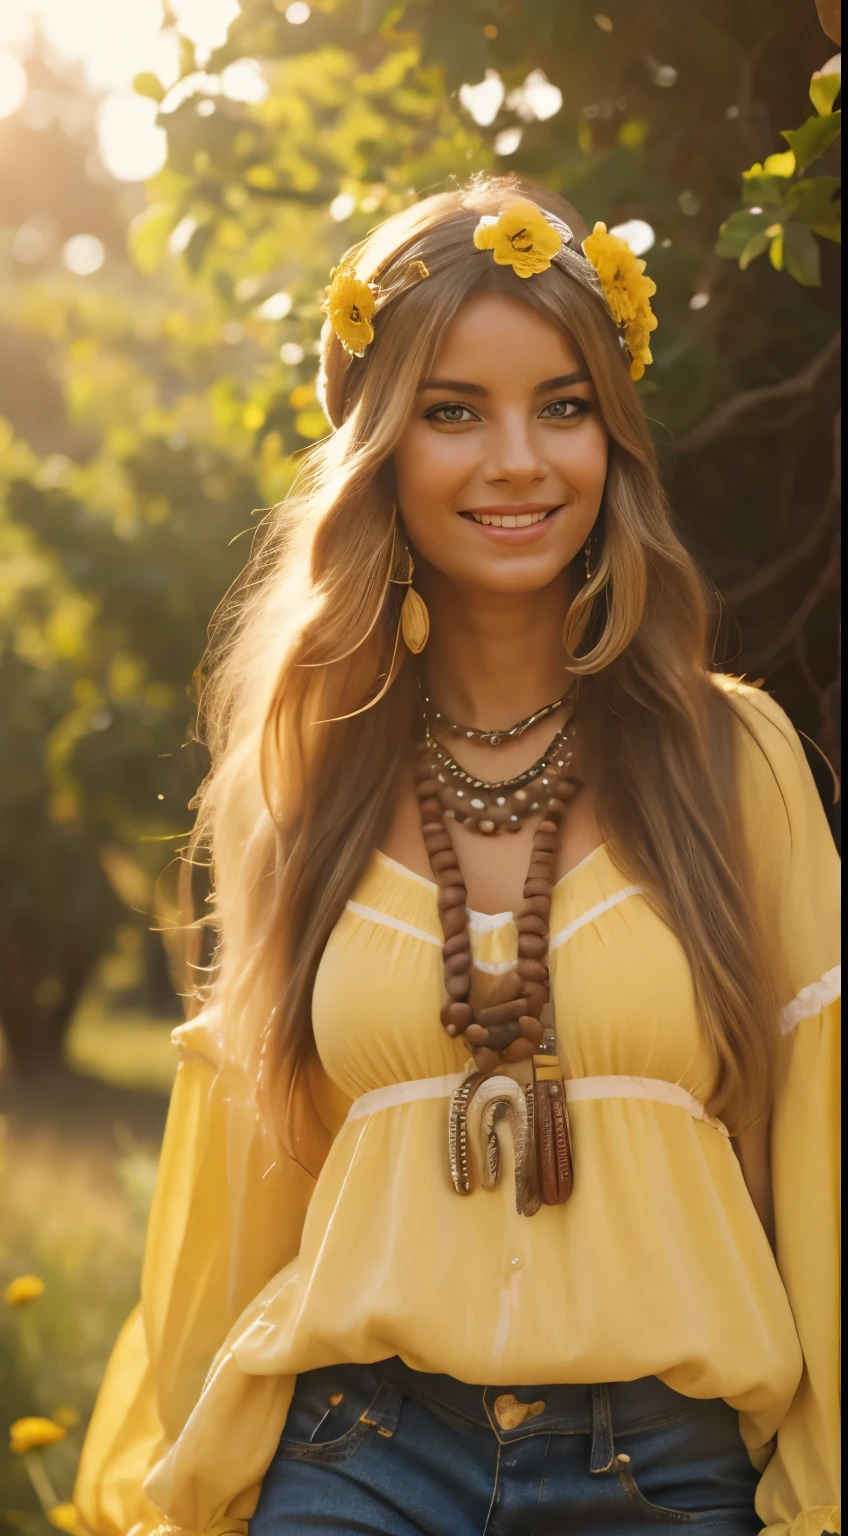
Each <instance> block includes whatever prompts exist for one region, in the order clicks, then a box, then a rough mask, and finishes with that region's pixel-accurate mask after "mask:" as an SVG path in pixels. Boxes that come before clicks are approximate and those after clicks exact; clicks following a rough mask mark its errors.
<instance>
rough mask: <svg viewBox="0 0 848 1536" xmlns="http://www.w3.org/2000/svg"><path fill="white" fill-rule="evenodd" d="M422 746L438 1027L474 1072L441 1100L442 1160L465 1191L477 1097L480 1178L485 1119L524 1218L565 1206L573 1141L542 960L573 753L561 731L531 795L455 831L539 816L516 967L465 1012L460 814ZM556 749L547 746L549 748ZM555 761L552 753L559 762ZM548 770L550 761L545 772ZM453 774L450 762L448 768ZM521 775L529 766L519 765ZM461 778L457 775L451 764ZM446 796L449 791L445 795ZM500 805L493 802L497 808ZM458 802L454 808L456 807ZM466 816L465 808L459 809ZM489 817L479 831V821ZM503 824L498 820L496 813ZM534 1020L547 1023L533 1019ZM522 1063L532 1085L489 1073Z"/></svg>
mask: <svg viewBox="0 0 848 1536" xmlns="http://www.w3.org/2000/svg"><path fill="white" fill-rule="evenodd" d="M427 736H428V738H429V739H425V741H424V742H423V743H422V744H421V746H420V748H419V756H418V762H417V764H416V769H415V787H416V793H417V796H418V803H419V809H420V814H421V832H422V836H423V838H424V844H425V847H426V849H427V854H428V857H429V860H430V867H431V869H432V871H433V877H434V879H435V882H436V890H437V904H438V910H439V917H440V919H441V924H442V931H443V933H444V945H443V948H442V962H443V967H444V979H445V992H446V993H447V999H446V1001H445V1003H444V1005H443V1007H442V1011H441V1020H442V1024H443V1026H444V1028H445V1030H446V1031H447V1033H448V1034H449V1035H450V1036H451V1037H453V1038H456V1037H458V1036H464V1038H465V1039H466V1040H467V1042H468V1045H469V1046H470V1047H471V1050H472V1052H473V1055H474V1061H475V1064H476V1071H474V1072H472V1073H470V1074H469V1076H468V1077H466V1079H465V1081H464V1082H463V1083H462V1085H461V1086H460V1087H459V1088H458V1089H457V1090H456V1092H455V1093H454V1095H453V1098H452V1100H451V1111H450V1125H449V1137H448V1142H449V1157H450V1168H451V1176H452V1179H453V1183H454V1187H455V1189H456V1190H457V1192H458V1193H459V1194H468V1193H469V1191H470V1189H471V1173H470V1165H469V1159H468V1125H467V1117H468V1111H469V1107H470V1105H471V1101H472V1099H473V1098H474V1097H475V1095H476V1094H477V1093H478V1092H481V1093H482V1096H483V1099H484V1104H485V1107H484V1110H483V1116H482V1121H481V1126H482V1134H483V1137H484V1141H485V1148H484V1171H483V1181H484V1183H486V1184H488V1185H491V1184H492V1183H494V1182H495V1179H496V1178H497V1169H498V1146H497V1136H496V1133H495V1129H494V1126H495V1121H496V1120H497V1119H498V1118H504V1117H507V1118H509V1119H510V1121H511V1123H512V1128H513V1136H514V1139H515V1174H516V1203H517V1208H518V1210H519V1212H520V1213H521V1214H523V1215H532V1214H533V1213H534V1212H535V1211H537V1210H538V1209H539V1207H540V1205H542V1204H545V1205H558V1204H562V1203H563V1202H564V1201H565V1200H567V1199H568V1197H569V1195H570V1193H571V1188H572V1182H573V1168H572V1158H571V1142H570V1135H569V1128H568V1116H567V1110H566V1102H565V1087H564V1083H563V1079H562V1072H561V1069H560V1067H559V1062H558V1058H557V1052H556V1032H555V1029H554V1028H553V1027H552V1021H551V1018H550V1010H548V1013H547V1014H545V1010H546V1008H547V1005H548V1004H549V1002H550V972H549V970H548V964H547V956H548V946H549V941H550V916H551V900H552V897H553V891H554V884H555V878H554V872H555V867H556V854H557V847H558V844H559V837H560V831H561V828H562V821H563V816H564V812H565V807H566V805H567V803H568V801H569V800H570V799H571V798H572V797H573V796H574V794H575V793H576V792H577V790H578V789H579V788H580V780H579V779H578V778H577V776H576V775H575V774H574V773H573V772H572V771H571V769H572V753H571V751H570V749H565V747H564V742H565V729H564V728H563V730H562V731H560V732H558V733H557V736H556V737H555V738H554V743H552V744H551V746H550V747H549V748H548V749H547V751H546V753H544V754H543V757H542V758H541V759H539V763H544V769H543V771H541V772H540V770H539V766H538V764H534V765H533V770H532V771H533V773H534V775H535V776H534V778H532V779H530V780H526V782H529V783H533V784H534V785H535V788H534V790H533V792H532V793H531V794H527V793H526V792H525V791H523V790H520V791H517V792H516V793H522V794H523V795H524V799H523V800H522V801H520V802H518V805H517V806H516V807H515V808H514V809H513V808H511V806H510V801H509V798H508V797H506V796H503V797H502V796H498V795H495V796H494V801H495V804H494V806H493V808H492V809H491V810H489V807H488V805H486V804H484V803H481V804H480V805H479V806H474V805H473V802H472V803H471V804H470V806H469V809H470V811H471V813H472V814H471V815H469V816H463V817H462V819H463V820H464V821H465V825H470V826H471V827H472V828H475V813H476V829H477V830H485V831H488V832H489V833H491V832H494V831H495V824H494V811H495V810H497V811H501V812H505V813H506V815H508V816H515V817H516V818H517V819H518V820H519V821H522V820H524V819H525V818H526V817H527V816H529V815H530V814H532V812H534V811H536V812H538V811H541V819H540V821H539V824H538V826H537V828H536V830H535V833H534V835H533V844H532V848H531V852H530V863H529V867H528V870H527V878H526V880H525V882H524V890H523V899H522V904H521V906H520V907H519V909H518V912H517V913H516V915H515V924H516V928H517V930H518V961H517V964H516V966H515V968H514V969H511V970H509V971H507V972H506V973H505V974H504V975H503V976H502V977H501V978H500V985H499V992H500V996H499V997H498V998H497V1000H496V1001H495V1002H493V1003H491V1004H490V1005H489V1006H487V1007H483V1008H477V1009H475V1008H474V1007H472V1004H471V1001H470V996H471V981H472V968H473V959H472V954H471V935H470V930H469V920H468V907H467V902H468V892H467V890H466V886H465V880H464V879H463V875H462V871H461V869H460V865H459V860H458V858H457V855H456V851H455V849H454V846H453V842H452V839H451V836H450V833H449V831H448V828H447V825H446V822H447V820H449V819H450V817H451V814H452V812H453V815H454V817H455V818H456V819H460V817H459V816H458V815H457V812H456V810H454V805H455V804H456V801H455V799H454V801H453V804H452V803H451V798H450V797H451V789H450V786H449V784H448V782H447V780H446V777H445V775H444V773H443V772H440V771H439V768H440V765H441V766H442V767H444V766H445V765H444V764H443V763H442V759H441V758H440V757H438V756H436V754H435V753H434V750H433V749H434V745H435V746H437V745H438V743H434V742H433V740H432V738H431V737H429V732H428V733H427ZM554 744H556V746H555V750H554V751H552V748H553V747H554ZM557 754H561V755H557ZM554 765H555V766H554ZM456 766H457V768H459V765H458V764H457V765H456ZM528 771H529V770H528ZM459 772H460V773H463V772H464V770H462V769H459ZM508 782H509V781H504V782H502V783H501V784H490V783H488V782H487V781H480V780H474V788H475V790H477V791H478V793H477V794H476V795H475V797H474V798H476V799H478V800H479V801H481V802H484V801H485V800H486V799H487V798H488V799H489V800H491V798H492V797H491V796H489V795H488V794H487V792H489V791H491V790H504V789H507V788H508ZM453 794H454V795H455V794H456V791H453ZM498 800H500V801H501V802H502V803H501V804H498V803H497V802H498ZM460 803H461V802H460ZM463 809H464V808H463ZM486 820H490V821H492V822H493V824H492V825H490V826H489V827H488V828H485V827H484V826H480V822H481V821H483V822H485V821H486ZM501 824H502V825H503V824H509V825H513V826H514V823H506V819H505V817H504V818H503V819H502V822H501ZM543 1014H545V1018H546V1020H547V1021H548V1022H547V1023H543ZM520 1061H532V1063H533V1069H532V1079H531V1081H530V1082H529V1083H528V1084H526V1085H525V1086H524V1087H521V1086H520V1085H519V1084H518V1083H517V1082H515V1081H513V1080H512V1079H509V1078H506V1077H502V1076H501V1077H495V1076H493V1075H492V1074H493V1073H494V1071H495V1069H496V1068H497V1067H498V1066H499V1065H501V1063H503V1064H505V1065H512V1064H513V1063H517V1062H520Z"/></svg>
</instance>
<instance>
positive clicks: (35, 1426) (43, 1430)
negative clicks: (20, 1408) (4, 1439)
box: [9, 1418, 67, 1456]
mask: <svg viewBox="0 0 848 1536" xmlns="http://www.w3.org/2000/svg"><path fill="white" fill-rule="evenodd" d="M66 1434H67V1430H66V1429H63V1428H62V1425H61V1424H54V1422H53V1420H52V1419H37V1418H32V1419H16V1420H15V1422H14V1424H10V1425H9V1450H10V1451H11V1452H12V1454H13V1456H25V1455H26V1453H27V1451H41V1450H43V1449H44V1447H45V1445H55V1444H56V1442H57V1440H64V1438H65V1435H66Z"/></svg>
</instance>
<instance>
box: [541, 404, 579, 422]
mask: <svg viewBox="0 0 848 1536" xmlns="http://www.w3.org/2000/svg"><path fill="white" fill-rule="evenodd" d="M588 409H589V407H588V405H587V404H586V401H585V400H551V401H550V402H549V404H548V405H546V406H545V407H544V409H543V410H542V411H540V412H539V414H540V416H547V418H548V420H549V421H570V420H573V419H574V417H575V416H582V415H584V414H585V412H586V411H587V410H588Z"/></svg>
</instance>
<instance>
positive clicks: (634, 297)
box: [583, 224, 657, 379]
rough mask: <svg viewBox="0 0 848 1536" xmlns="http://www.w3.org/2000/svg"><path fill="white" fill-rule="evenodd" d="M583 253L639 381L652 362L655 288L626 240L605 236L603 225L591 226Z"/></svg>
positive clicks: (631, 368)
mask: <svg viewBox="0 0 848 1536" xmlns="http://www.w3.org/2000/svg"><path fill="white" fill-rule="evenodd" d="M583 253H584V255H585V256H587V257H588V259H589V261H591V263H592V266H593V267H594V268H595V271H596V272H597V274H598V281H599V282H600V285H601V288H602V289H603V293H604V298H605V299H606V301H607V304H608V305H609V308H610V314H611V315H612V318H613V320H614V321H615V323H616V325H618V326H620V327H621V330H622V332H623V334H624V340H625V342H626V344H627V350H628V352H629V353H630V359H631V361H630V376H631V378H633V379H641V377H642V375H643V373H644V372H645V367H646V365H647V364H648V363H650V362H653V358H652V357H651V349H650V346H649V338H650V334H651V331H654V330H656V327H657V317H656V315H655V314H654V313H653V311H652V310H651V305H650V299H651V296H652V294H655V293H656V291H657V285H656V283H653V282H651V279H650V278H649V277H645V276H644V272H645V263H644V261H642V260H641V259H640V258H639V257H638V256H634V254H633V252H632V251H631V249H630V246H629V245H628V244H627V241H626V240H621V239H619V237H618V236H617V235H611V234H609V233H608V232H607V226H606V224H596V225H595V228H594V229H593V230H592V233H591V235H589V237H588V238H587V239H586V240H584V241H583Z"/></svg>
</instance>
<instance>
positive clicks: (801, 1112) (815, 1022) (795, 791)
mask: <svg viewBox="0 0 848 1536" xmlns="http://www.w3.org/2000/svg"><path fill="white" fill-rule="evenodd" d="M738 705H739V706H740V707H741V710H742V712H743V713H744V715H745V716H747V720H746V722H745V723H746V724H747V725H748V726H749V728H750V735H749V737H748V740H747V744H746V745H745V746H744V747H743V755H744V761H745V770H744V772H743V807H744V811H745V819H746V824H747V828H748V829H749V842H750V847H751V850H752V854H753V858H754V865H755V868H754V874H755V879H756V884H757V887H758V890H759V894H760V899H761V906H762V911H763V914H764V918H765V921H766V923H767V924H768V927H769V930H770V932H771V933H772V934H773V935H774V936H775V938H776V940H777V944H776V955H775V960H776V964H777V966H778V987H779V1000H780V1003H781V1010H780V1031H781V1033H780V1043H779V1048H778V1049H779V1058H778V1072H777V1086H776V1092H775V1099H774V1104H773V1109H772V1117H771V1169H772V1188H773V1195H774V1211H775V1252H776V1258H777V1264H778V1268H779V1270H780V1274H781V1277H782V1280H783V1283H784V1286H785V1287H786V1293H787V1295H788V1297H789V1301H790V1304H791V1307H792V1311H793V1314H794V1318H795V1324H796V1327H797V1330H798V1337H799V1340H800V1343H801V1350H802V1354H803V1361H804V1365H803V1373H802V1376H801V1380H800V1383H799V1385H798V1388H797V1391H796V1393H795V1396H794V1399H793V1401H792V1403H791V1406H790V1408H789V1411H788V1413H787V1415H786V1418H785V1419H784V1422H783V1424H782V1425H781V1427H780V1429H779V1431H778V1434H777V1442H776V1446H775V1449H774V1453H773V1455H772V1456H771V1459H770V1461H769V1462H768V1464H767V1466H766V1467H765V1470H764V1472H763V1475H762V1478H761V1481H760V1485H759V1489H758V1492H757V1500H756V1507H757V1513H758V1514H759V1516H760V1518H761V1520H762V1521H763V1522H764V1525H765V1533H767V1536H821V1533H822V1532H825V1531H834V1532H835V1531H839V1529H840V1509H839V1499H840V1492H839V1445H840V1442H839V1416H840V1389H839V1371H838V1347H839V1168H840V1163H839V1054H840V1052H839V1023H840V997H841V972H840V963H839V960H840V928H839V859H838V856H837V852H836V849H835V847H834V843H833V838H832V837H831V833H830V828H829V827H828V824H827V819H826V817H825V814H824V810H823V808H822V804H821V800H820V798H819V795H818V793H817V791H816V787H815V783H814V781H813V777H812V774H811V773H810V769H809V765H808V763H807V760H806V757H805V755H804V751H803V748H802V746H801V743H800V741H799V739H798V737H797V735H796V733H795V731H794V730H793V728H792V726H791V725H790V723H789V721H788V720H787V718H786V716H785V715H784V713H783V711H782V710H781V709H780V708H779V707H778V706H777V705H776V704H775V702H774V700H773V699H771V698H769V696H768V695H767V694H763V693H761V692H760V691H759V690H753V689H744V690H740V697H739V699H738Z"/></svg>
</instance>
